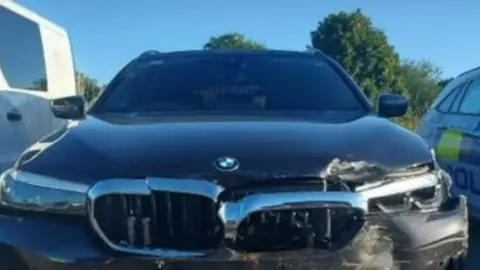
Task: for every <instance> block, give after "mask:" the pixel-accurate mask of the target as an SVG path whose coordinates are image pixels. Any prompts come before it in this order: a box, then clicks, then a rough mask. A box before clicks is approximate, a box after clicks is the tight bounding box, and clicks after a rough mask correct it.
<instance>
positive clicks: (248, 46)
mask: <svg viewBox="0 0 480 270" xmlns="http://www.w3.org/2000/svg"><path fill="white" fill-rule="evenodd" d="M203 49H205V50H216V49H238V50H266V49H267V47H266V46H265V45H263V44H262V43H259V42H256V41H253V40H251V39H249V38H247V37H245V36H244V35H243V34H240V33H237V32H231V33H226V34H223V35H220V36H215V37H211V38H210V39H209V40H208V42H207V43H206V44H205V45H204V46H203Z"/></svg>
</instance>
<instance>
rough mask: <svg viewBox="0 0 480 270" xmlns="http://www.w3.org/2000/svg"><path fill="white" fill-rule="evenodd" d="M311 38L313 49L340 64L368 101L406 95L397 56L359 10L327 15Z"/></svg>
mask: <svg viewBox="0 0 480 270" xmlns="http://www.w3.org/2000/svg"><path fill="white" fill-rule="evenodd" d="M310 38H311V46H312V47H313V48H316V49H320V50H322V51H323V52H325V53H326V54H328V55H329V56H331V57H332V58H333V59H335V60H336V61H337V62H339V63H340V64H341V65H342V66H343V67H344V68H345V69H346V70H347V71H348V72H349V73H350V75H351V76H352V77H353V78H354V80H355V81H356V82H357V83H358V84H359V85H360V87H361V88H362V89H364V90H368V94H369V96H370V97H371V98H373V97H376V96H377V94H378V93H379V92H380V91H385V90H388V91H392V92H397V93H402V94H404V93H405V86H404V81H403V76H401V69H400V57H399V55H398V54H397V53H396V52H395V49H394V47H393V46H392V45H390V44H389V42H388V39H387V36H386V35H385V33H384V32H383V31H382V30H381V29H378V28H376V27H374V26H373V23H372V21H371V19H370V18H369V17H368V16H366V15H365V14H363V12H362V11H361V10H359V9H358V10H356V11H354V12H344V11H342V12H339V13H334V14H330V15H328V16H327V17H325V18H324V19H323V20H321V21H320V22H319V23H318V25H317V27H316V29H314V30H313V31H312V32H311V33H310Z"/></svg>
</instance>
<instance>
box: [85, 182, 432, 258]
mask: <svg viewBox="0 0 480 270" xmlns="http://www.w3.org/2000/svg"><path fill="white" fill-rule="evenodd" d="M437 183H438V178H436V175H435V174H432V173H428V174H425V175H422V176H416V177H412V178H405V179H395V180H392V181H381V182H380V181H379V182H377V183H373V184H366V185H363V186H361V187H359V188H358V189H357V192H321V191H317V192H281V193H273V194H253V195H247V196H245V197H243V198H242V199H241V200H238V201H224V202H219V200H218V199H219V195H220V194H221V192H222V191H223V190H224V187H222V186H220V185H218V184H215V183H214V182H212V181H207V180H194V179H168V178H146V179H110V180H104V181H101V182H98V183H97V184H95V185H94V186H93V187H92V188H91V189H90V190H89V191H88V198H89V200H90V206H91V208H90V211H89V218H90V222H91V224H92V226H93V228H94V230H95V231H96V232H97V234H98V235H99V236H100V238H101V239H102V240H103V241H104V242H105V243H106V244H107V245H108V246H109V247H110V248H112V249H114V250H117V251H122V252H128V253H133V254H141V255H149V256H156V257H159V258H185V257H199V256H206V255H208V254H210V253H211V252H214V250H204V251H196V252H186V251H181V250H171V249H152V248H143V249H138V248H134V247H130V246H119V245H116V244H114V243H113V242H111V241H110V240H109V239H108V238H107V237H106V236H105V234H104V233H103V232H102V230H101V229H100V227H99V225H98V223H97V221H96V220H95V207H94V206H95V200H96V198H98V197H101V196H104V195H108V194H138V195H150V194H151V192H152V191H167V192H175V193H188V194H193V195H199V196H204V197H207V198H210V199H211V200H212V201H214V202H218V203H220V208H219V212H218V216H219V218H220V220H221V221H222V223H223V226H224V230H225V236H224V237H225V238H226V239H229V240H233V241H234V240H235V236H236V231H237V228H238V226H239V224H241V222H242V221H243V220H244V219H245V218H247V217H248V216H249V215H250V214H252V213H254V212H258V211H267V210H282V209H304V208H322V207H328V208H330V207H352V208H356V209H359V210H361V211H363V212H364V213H368V201H369V200H370V199H373V198H378V197H384V196H389V195H393V194H398V193H404V192H409V191H413V190H416V189H421V188H427V187H432V186H435V185H436V184H437Z"/></svg>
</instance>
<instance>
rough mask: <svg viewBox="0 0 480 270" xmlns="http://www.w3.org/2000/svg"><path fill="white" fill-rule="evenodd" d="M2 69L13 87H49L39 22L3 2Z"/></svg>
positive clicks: (0, 27)
mask: <svg viewBox="0 0 480 270" xmlns="http://www.w3.org/2000/svg"><path fill="white" fill-rule="evenodd" d="M0 37H1V41H0V71H1V72H2V73H3V76H4V77H5V80H6V81H7V83H8V85H9V86H10V87H11V88H19V89H28V90H35V91H46V90H47V79H46V78H47V76H46V68H45V60H44V56H43V47H42V41H41V37H40V30H39V27H38V25H37V24H36V23H34V22H32V21H30V20H28V19H26V18H24V17H22V16H20V15H17V14H16V13H14V12H12V11H10V10H8V9H6V8H4V7H2V6H0Z"/></svg>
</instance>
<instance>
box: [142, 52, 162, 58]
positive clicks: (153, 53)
mask: <svg viewBox="0 0 480 270" xmlns="http://www.w3.org/2000/svg"><path fill="white" fill-rule="evenodd" d="M159 54H160V52H159V51H157V50H148V51H144V52H143V53H141V54H140V56H138V57H139V58H143V57H148V56H153V55H159Z"/></svg>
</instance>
